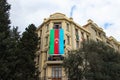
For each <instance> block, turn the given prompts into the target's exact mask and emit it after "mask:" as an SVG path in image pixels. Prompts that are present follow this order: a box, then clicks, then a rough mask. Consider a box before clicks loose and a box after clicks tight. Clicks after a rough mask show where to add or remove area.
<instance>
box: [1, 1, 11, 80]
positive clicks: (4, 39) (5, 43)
mask: <svg viewBox="0 0 120 80" xmlns="http://www.w3.org/2000/svg"><path fill="white" fill-rule="evenodd" d="M9 10H10V5H9V4H8V3H7V1H6V0H0V79H1V80H7V77H8V76H9V72H10V70H9V67H8V66H9V60H8V56H9V51H8V49H9V45H10V42H9V41H10V25H9V24H10V20H9Z"/></svg>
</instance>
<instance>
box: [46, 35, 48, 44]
mask: <svg viewBox="0 0 120 80" xmlns="http://www.w3.org/2000/svg"><path fill="white" fill-rule="evenodd" d="M46 45H48V37H46Z"/></svg>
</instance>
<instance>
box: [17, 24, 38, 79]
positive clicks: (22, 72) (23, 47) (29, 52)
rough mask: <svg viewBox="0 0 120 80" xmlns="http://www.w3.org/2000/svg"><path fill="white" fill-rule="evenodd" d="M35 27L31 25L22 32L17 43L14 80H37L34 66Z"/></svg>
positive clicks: (36, 41)
mask: <svg viewBox="0 0 120 80" xmlns="http://www.w3.org/2000/svg"><path fill="white" fill-rule="evenodd" d="M35 31H36V27H35V26H34V25H33V24H31V25H29V26H28V28H26V31H25V32H23V34H22V37H21V39H20V43H19V49H20V50H19V51H18V55H17V57H18V59H17V64H16V74H15V77H16V80H37V79H38V73H37V72H38V70H37V68H36V66H35V57H36V56H35V53H36V51H37V45H38V40H39V39H38V36H37V34H36V32H35Z"/></svg>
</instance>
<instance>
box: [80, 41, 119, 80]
mask: <svg viewBox="0 0 120 80" xmlns="http://www.w3.org/2000/svg"><path fill="white" fill-rule="evenodd" d="M81 50H83V52H84V59H85V60H86V61H87V62H88V63H89V67H85V68H87V71H85V74H84V76H85V77H86V79H88V80H119V79H120V74H119V73H120V70H119V69H120V67H119V66H120V54H119V52H117V51H116V50H114V49H113V48H111V47H109V46H108V45H107V44H106V43H104V42H95V41H90V42H84V43H83V47H82V48H81ZM88 69H89V70H88Z"/></svg>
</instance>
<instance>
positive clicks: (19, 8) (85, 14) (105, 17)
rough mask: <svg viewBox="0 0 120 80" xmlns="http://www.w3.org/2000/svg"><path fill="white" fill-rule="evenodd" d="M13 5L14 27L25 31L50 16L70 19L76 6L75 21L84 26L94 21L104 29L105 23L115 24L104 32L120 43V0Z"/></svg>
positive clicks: (15, 1)
mask: <svg viewBox="0 0 120 80" xmlns="http://www.w3.org/2000/svg"><path fill="white" fill-rule="evenodd" d="M8 2H9V3H10V4H11V6H12V8H11V14H10V15H11V17H10V19H11V21H12V25H14V26H19V30H20V31H23V30H24V29H25V27H27V26H28V25H29V24H31V23H34V24H35V25H36V26H38V25H40V24H41V23H42V21H43V19H44V18H46V17H49V15H50V14H53V13H55V12H61V13H64V14H66V15H67V16H68V17H70V12H71V11H70V10H71V8H72V6H73V5H75V6H76V8H75V10H74V12H73V19H74V21H75V22H77V23H79V24H80V25H84V24H85V23H86V22H87V20H88V19H92V20H93V21H94V22H95V23H97V24H98V26H100V27H102V28H104V24H105V23H110V24H113V25H111V26H108V27H107V28H106V29H105V28H104V31H105V32H106V34H107V35H108V36H110V35H111V36H114V37H115V38H116V39H117V40H119V41H120V24H119V22H120V15H119V14H120V10H119V7H120V0H64V1H63V0H8Z"/></svg>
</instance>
